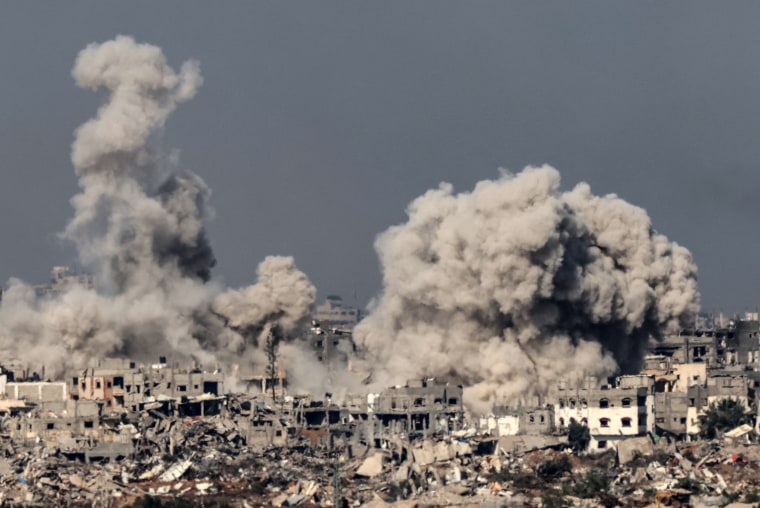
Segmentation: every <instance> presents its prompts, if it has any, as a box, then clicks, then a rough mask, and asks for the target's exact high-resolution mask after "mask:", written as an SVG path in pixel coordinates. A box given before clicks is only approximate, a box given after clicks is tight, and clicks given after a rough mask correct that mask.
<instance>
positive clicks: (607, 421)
mask: <svg viewBox="0 0 760 508" xmlns="http://www.w3.org/2000/svg"><path fill="white" fill-rule="evenodd" d="M599 426H601V427H609V426H610V419H609V418H600V419H599Z"/></svg>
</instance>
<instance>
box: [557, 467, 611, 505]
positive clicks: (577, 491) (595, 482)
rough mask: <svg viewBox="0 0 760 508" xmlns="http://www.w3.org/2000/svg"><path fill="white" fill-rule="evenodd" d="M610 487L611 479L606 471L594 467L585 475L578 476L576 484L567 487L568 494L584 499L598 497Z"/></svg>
mask: <svg viewBox="0 0 760 508" xmlns="http://www.w3.org/2000/svg"><path fill="white" fill-rule="evenodd" d="M609 488H610V479H609V477H608V476H607V475H606V474H605V473H604V471H600V470H598V469H592V470H591V471H589V472H588V473H586V475H585V476H582V477H581V478H578V479H577V480H576V481H575V484H574V485H568V486H566V487H565V491H566V493H567V494H571V495H573V496H576V497H582V498H584V499H590V498H592V497H597V496H598V495H599V494H601V493H603V492H607V490H609Z"/></svg>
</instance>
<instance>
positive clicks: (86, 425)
mask: <svg viewBox="0 0 760 508" xmlns="http://www.w3.org/2000/svg"><path fill="white" fill-rule="evenodd" d="M93 427H94V424H93V422H92V420H87V421H85V422H84V428H85V429H91V428H93Z"/></svg>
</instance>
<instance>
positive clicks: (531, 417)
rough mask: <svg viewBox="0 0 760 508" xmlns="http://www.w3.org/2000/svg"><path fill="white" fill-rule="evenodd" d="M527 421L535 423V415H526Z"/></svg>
mask: <svg viewBox="0 0 760 508" xmlns="http://www.w3.org/2000/svg"><path fill="white" fill-rule="evenodd" d="M528 421H529V422H530V423H536V417H535V416H533V415H530V416H529V417H528Z"/></svg>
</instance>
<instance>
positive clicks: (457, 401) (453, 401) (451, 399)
mask: <svg viewBox="0 0 760 508" xmlns="http://www.w3.org/2000/svg"><path fill="white" fill-rule="evenodd" d="M458 403H459V399H457V398H456V397H452V398H450V399H449V406H456V405H457V404H458Z"/></svg>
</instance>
